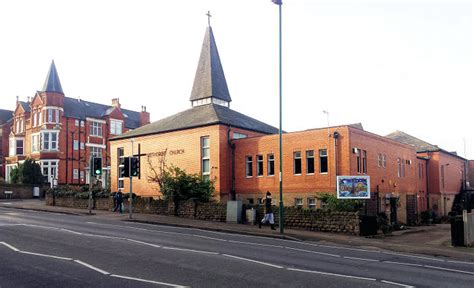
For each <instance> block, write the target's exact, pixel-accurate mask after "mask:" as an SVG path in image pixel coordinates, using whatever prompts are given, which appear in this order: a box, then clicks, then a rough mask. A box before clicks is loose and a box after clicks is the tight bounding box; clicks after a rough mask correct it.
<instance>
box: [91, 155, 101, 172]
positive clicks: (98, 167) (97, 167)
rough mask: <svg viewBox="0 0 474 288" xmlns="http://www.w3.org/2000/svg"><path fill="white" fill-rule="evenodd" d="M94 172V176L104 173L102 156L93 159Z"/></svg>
mask: <svg viewBox="0 0 474 288" xmlns="http://www.w3.org/2000/svg"><path fill="white" fill-rule="evenodd" d="M92 173H93V175H94V176H99V175H102V158H96V157H94V158H93V159H92Z"/></svg>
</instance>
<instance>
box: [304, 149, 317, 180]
mask: <svg viewBox="0 0 474 288" xmlns="http://www.w3.org/2000/svg"><path fill="white" fill-rule="evenodd" d="M310 161H313V172H310V171H309V163H310ZM315 170H316V162H315V161H314V150H306V174H307V175H314V171H315Z"/></svg>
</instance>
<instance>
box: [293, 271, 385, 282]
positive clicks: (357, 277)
mask: <svg viewBox="0 0 474 288" xmlns="http://www.w3.org/2000/svg"><path fill="white" fill-rule="evenodd" d="M286 269H287V270H290V271H296V272H304V273H311V274H321V275H328V276H335V277H342V278H351V279H358V280H366V281H376V280H377V279H375V278H366V277H359V276H351V275H344V274H336V273H328V272H322V271H314V270H303V269H296V268H286Z"/></svg>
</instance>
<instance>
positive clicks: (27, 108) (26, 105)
mask: <svg viewBox="0 0 474 288" xmlns="http://www.w3.org/2000/svg"><path fill="white" fill-rule="evenodd" d="M18 102H19V103H20V105H21V107H23V110H25V112H30V111H31V109H30V103H29V102H24V101H18Z"/></svg>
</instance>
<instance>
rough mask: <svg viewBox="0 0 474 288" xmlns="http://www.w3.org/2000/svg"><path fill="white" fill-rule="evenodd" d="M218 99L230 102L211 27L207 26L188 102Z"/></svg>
mask: <svg viewBox="0 0 474 288" xmlns="http://www.w3.org/2000/svg"><path fill="white" fill-rule="evenodd" d="M210 97H213V98H218V99H221V100H224V101H226V102H231V101H232V99H231V98H230V94H229V89H228V88H227V82H226V79H225V75H224V70H223V69H222V65H221V60H220V58H219V52H218V51H217V45H216V41H215V39H214V34H213V33H212V27H211V26H208V27H207V29H206V34H205V36H204V41H203V43H202V49H201V56H200V57H199V63H198V66H197V70H196V76H195V77H194V85H193V90H192V92H191V98H190V99H189V100H191V101H194V100H199V99H204V98H210Z"/></svg>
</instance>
